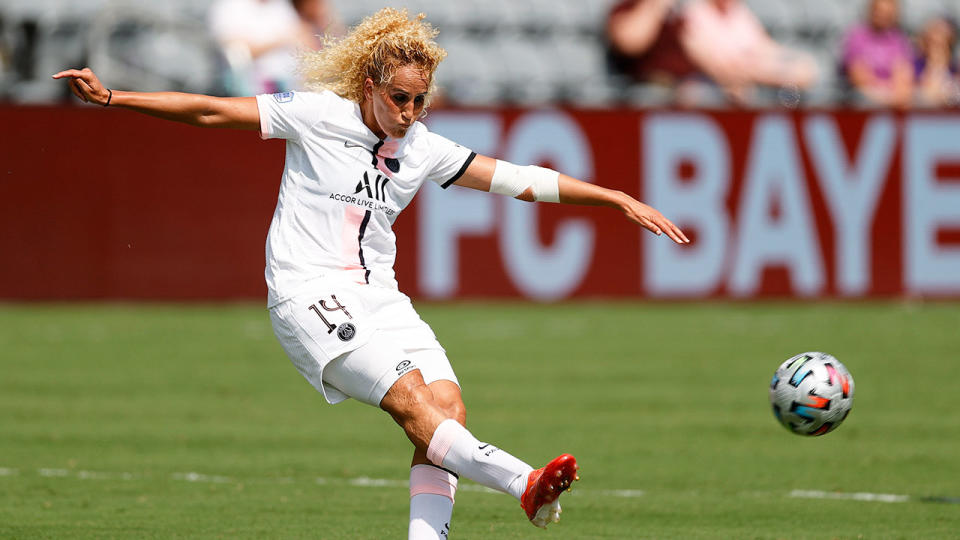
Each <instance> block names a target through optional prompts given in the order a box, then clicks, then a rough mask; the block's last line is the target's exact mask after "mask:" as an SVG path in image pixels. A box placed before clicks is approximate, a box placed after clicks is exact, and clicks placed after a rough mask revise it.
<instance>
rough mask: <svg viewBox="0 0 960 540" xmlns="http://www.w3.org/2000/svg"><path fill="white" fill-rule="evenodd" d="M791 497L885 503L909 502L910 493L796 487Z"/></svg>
mask: <svg viewBox="0 0 960 540" xmlns="http://www.w3.org/2000/svg"><path fill="white" fill-rule="evenodd" d="M790 496H791V497H795V498H798V499H844V500H850V501H870V502H885V503H903V502H909V501H910V500H911V497H910V496H909V495H894V494H892V493H843V492H840V491H818V490H809V489H795V490H793V491H791V492H790Z"/></svg>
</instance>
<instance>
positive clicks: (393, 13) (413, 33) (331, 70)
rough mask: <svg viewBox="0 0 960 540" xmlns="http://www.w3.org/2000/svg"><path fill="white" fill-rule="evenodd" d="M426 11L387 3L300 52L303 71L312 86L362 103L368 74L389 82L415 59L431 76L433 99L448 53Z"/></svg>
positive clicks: (378, 82)
mask: <svg viewBox="0 0 960 540" xmlns="http://www.w3.org/2000/svg"><path fill="white" fill-rule="evenodd" d="M425 18H426V15H424V14H423V13H420V14H419V15H417V17H416V18H415V19H411V18H410V17H409V15H408V14H407V10H406V9H403V10H397V9H394V8H389V7H385V8H383V9H381V10H380V11H378V12H376V13H374V14H373V15H370V16H369V17H366V18H365V19H363V20H362V21H360V24H358V25H357V26H355V27H354V28H352V29H351V30H350V32H349V33H348V34H347V35H346V36H344V37H342V38H339V39H338V38H331V37H324V38H323V47H322V48H321V49H320V50H318V51H306V52H302V53H301V54H300V73H301V74H302V75H303V80H304V86H305V87H306V89H307V90H311V91H314V92H319V91H321V90H330V91H332V92H334V93H335V94H337V95H338V96H340V97H343V98H346V99H349V100H351V101H354V102H357V103H360V102H361V101H362V100H363V83H364V81H366V79H367V77H370V79H372V80H373V82H374V84H376V85H383V84H386V83H389V82H390V81H391V80H392V79H393V76H394V74H396V72H397V69H398V68H400V67H401V66H406V65H413V66H416V67H417V68H419V69H420V70H421V71H423V74H424V75H425V76H426V77H427V81H428V92H427V96H426V104H429V102H430V97H431V96H432V94H433V92H434V90H435V89H436V86H435V84H434V82H433V73H434V71H435V70H436V69H437V65H439V64H440V62H441V61H442V60H443V59H444V57H446V56H447V52H446V51H445V50H443V49H442V48H441V47H440V46H439V45H437V43H436V42H435V41H434V38H436V37H437V33H438V31H437V30H436V29H435V28H433V26H431V25H430V23H428V22H426V21H424V19H425Z"/></svg>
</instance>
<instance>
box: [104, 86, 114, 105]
mask: <svg viewBox="0 0 960 540" xmlns="http://www.w3.org/2000/svg"><path fill="white" fill-rule="evenodd" d="M107 92H110V95H109V96H107V102H106V103H104V104H103V106H104V107H109V106H110V100H111V99H113V90H111V89H109V88H107Z"/></svg>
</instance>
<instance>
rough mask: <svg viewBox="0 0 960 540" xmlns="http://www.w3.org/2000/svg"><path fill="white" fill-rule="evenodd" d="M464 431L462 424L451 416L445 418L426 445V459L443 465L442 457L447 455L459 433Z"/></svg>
mask: <svg viewBox="0 0 960 540" xmlns="http://www.w3.org/2000/svg"><path fill="white" fill-rule="evenodd" d="M462 431H464V429H463V426H461V425H460V424H458V423H457V421H456V420H454V419H452V418H447V419H446V420H444V421H443V422H440V425H439V426H437V429H436V431H434V432H433V437H431V438H430V444H429V445H428V446H427V459H429V460H430V461H431V462H433V463H434V464H436V465H438V466H440V467H443V458H445V457H447V452H449V451H450V447H451V446H453V442H454V441H455V440H457V437H458V436H459V435H460V433H461V432H462Z"/></svg>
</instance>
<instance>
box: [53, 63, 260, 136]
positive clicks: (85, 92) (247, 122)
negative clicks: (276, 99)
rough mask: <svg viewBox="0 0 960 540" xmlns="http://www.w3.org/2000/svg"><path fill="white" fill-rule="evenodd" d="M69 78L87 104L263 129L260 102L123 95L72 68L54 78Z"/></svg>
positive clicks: (213, 124) (88, 72)
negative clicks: (261, 126) (259, 108)
mask: <svg viewBox="0 0 960 540" xmlns="http://www.w3.org/2000/svg"><path fill="white" fill-rule="evenodd" d="M53 78H54V79H67V84H69V85H70V91H71V92H73V94H74V95H75V96H77V98H78V99H80V100H81V101H83V102H85V103H94V104H97V105H104V106H110V107H123V108H125V109H131V110H134V111H137V112H141V113H144V114H149V115H151V116H156V117H158V118H165V119H167V120H173V121H176V122H183V123H185V124H190V125H192V126H200V127H218V128H233V129H250V130H259V129H260V114H259V111H258V109H257V99H256V98H253V97H240V98H221V97H214V96H204V95H200V94H184V93H181V92H123V91H120V90H108V89H107V88H106V87H105V86H103V84H102V83H101V82H100V79H98V78H97V76H96V75H95V74H94V73H93V71H91V70H90V68H84V69H68V70H66V71H61V72H60V73H57V74H55V75H54V76H53Z"/></svg>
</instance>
